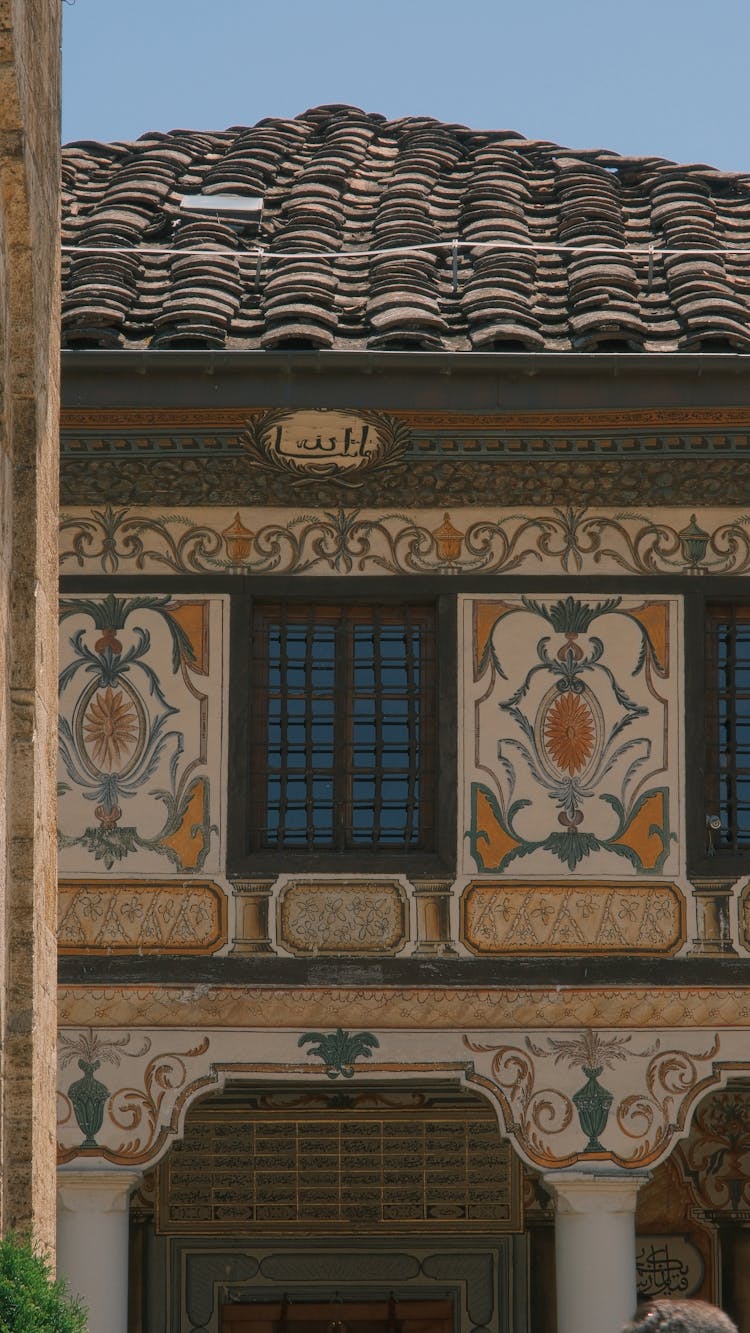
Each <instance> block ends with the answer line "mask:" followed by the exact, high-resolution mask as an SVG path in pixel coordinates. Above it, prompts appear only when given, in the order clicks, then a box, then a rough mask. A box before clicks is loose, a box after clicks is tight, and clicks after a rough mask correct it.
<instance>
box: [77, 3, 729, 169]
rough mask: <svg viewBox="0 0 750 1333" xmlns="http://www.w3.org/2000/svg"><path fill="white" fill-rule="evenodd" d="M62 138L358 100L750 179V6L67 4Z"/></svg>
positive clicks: (207, 124)
mask: <svg viewBox="0 0 750 1333" xmlns="http://www.w3.org/2000/svg"><path fill="white" fill-rule="evenodd" d="M63 20H64V37H63V140H64V142H67V141H69V140H71V139H105V140H110V139H133V138H137V137H138V135H140V134H143V133H145V132H146V131H147V130H170V129H176V128H183V129H206V130H216V129H225V128H226V127H227V126H230V125H240V124H242V125H251V124H253V123H254V122H255V121H257V120H260V119H261V118H262V117H263V116H269V115H271V116H293V115H297V114H299V112H301V111H304V110H305V109H306V108H307V107H310V106H315V105H317V104H319V103H323V102H349V103H353V104H354V105H356V106H361V107H363V108H364V109H365V110H366V111H379V112H381V113H382V114H384V115H386V116H389V117H391V116H403V115H415V114H420V115H430V116H435V117H436V118H437V119H440V120H447V121H459V122H462V123H463V124H466V125H471V126H472V127H474V128H484V129H487V128H493V129H514V130H518V131H520V132H522V133H524V134H526V135H527V136H528V137H529V138H539V139H551V140H554V141H556V142H557V143H561V144H565V145H567V146H568V147H571V148H591V147H606V148H612V149H614V150H616V151H618V152H621V153H630V154H638V155H651V154H653V155H655V156H661V157H671V158H675V159H677V160H678V161H683V162H710V163H713V164H714V165H715V166H718V167H722V168H724V169H726V170H738V171H750V133H749V132H748V131H749V130H750V114H749V112H748V78H747V61H748V51H750V0H713V2H712V0H704V2H703V3H698V2H697V0H463V3H462V0H452V2H451V3H449V0H348V2H345V0H307V2H304V0H262V2H261V0H126V2H124V0H72V3H71V0H66V2H65V4H64V6H63Z"/></svg>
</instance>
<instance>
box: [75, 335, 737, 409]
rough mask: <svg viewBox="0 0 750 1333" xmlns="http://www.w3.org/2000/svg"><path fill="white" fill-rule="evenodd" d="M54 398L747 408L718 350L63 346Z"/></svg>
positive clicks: (107, 403)
mask: <svg viewBox="0 0 750 1333" xmlns="http://www.w3.org/2000/svg"><path fill="white" fill-rule="evenodd" d="M323 382H325V390H323V389H322V387H321V386H322V384H323ZM62 401H63V407H64V408H69V409H80V408H82V407H87V408H90V409H91V408H96V407H100V408H101V409H102V410H106V409H107V408H114V407H118V408H123V407H125V406H127V405H129V404H130V405H133V406H135V405H137V406H146V405H152V406H154V407H159V406H170V405H174V406H177V405H180V406H185V407H189V406H196V407H198V406H200V407H210V406H211V405H212V404H213V405H216V406H217V407H218V406H221V407H231V406H239V405H243V406H253V407H263V406H277V407H282V406H288V407H290V408H292V407H316V406H317V407H337V406H347V407H355V406H363V407H364V406H368V407H373V408H385V409H388V408H389V409H391V410H393V411H398V410H409V409H411V410H412V411H419V410H431V411H436V410H445V411H463V412H471V411H476V412H488V411H496V412H498V413H502V412H503V411H522V410H524V409H527V410H529V411H545V410H548V411H554V409H555V407H557V408H558V409H563V408H564V409H566V410H571V409H575V408H580V409H585V408H587V407H590V408H592V409H594V408H599V409H606V408H616V407H630V408H635V407H641V408H648V407H651V406H653V407H654V408H657V407H666V406H669V407H672V408H674V407H680V406H686V407H687V406H689V407H702V406H713V407H720V406H735V407H736V406H745V405H747V406H748V407H749V408H750V358H748V356H747V355H743V354H741V353H727V352H716V353H706V352H678V353H662V352H650V353H648V354H639V353H627V352H624V353H621V352H617V353H615V352H601V353H599V352H583V353H576V352H561V353H556V352H468V353H467V352H420V351H414V352H411V351H393V352H382V351H245V350H226V351H215V350H214V351H201V350H192V349H191V350H185V351H174V350H164V351H155V350H151V349H149V350H125V349H116V350H109V351H103V350H92V351H84V350H82V351H68V350H66V351H63V352H62Z"/></svg>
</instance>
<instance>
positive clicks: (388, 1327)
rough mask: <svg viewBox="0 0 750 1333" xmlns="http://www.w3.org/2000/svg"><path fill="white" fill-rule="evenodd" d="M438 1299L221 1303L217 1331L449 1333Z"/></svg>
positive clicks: (446, 1310)
mask: <svg viewBox="0 0 750 1333" xmlns="http://www.w3.org/2000/svg"><path fill="white" fill-rule="evenodd" d="M454 1328H455V1322H454V1311H453V1302H452V1301H451V1300H448V1299H443V1300H432V1301H429V1300H425V1301H420V1300H394V1299H393V1298H391V1299H390V1300H387V1301H383V1300H380V1301H300V1302H298V1303H297V1302H295V1303H292V1302H288V1301H275V1302H271V1303H265V1304H261V1303H250V1304H247V1305H244V1304H243V1305H225V1306H223V1307H222V1311H221V1333H454Z"/></svg>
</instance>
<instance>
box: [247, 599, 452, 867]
mask: <svg viewBox="0 0 750 1333" xmlns="http://www.w3.org/2000/svg"><path fill="white" fill-rule="evenodd" d="M251 652H252V707H253V717H254V723H253V727H252V732H251V754H250V772H251V782H250V812H249V813H250V833H251V846H252V847H254V848H255V849H262V848H266V849H271V848H273V849H282V848H283V849H300V850H308V851H320V850H329V851H330V850H334V851H345V850H358V849H361V850H366V849H374V848H387V849H388V850H391V851H406V852H408V851H425V850H431V849H432V848H433V846H434V844H435V814H434V809H435V786H436V783H435V777H436V774H435V765H436V736H435V732H436V670H435V612H434V608H433V607H431V606H424V605H408V606H398V607H394V606H371V605H359V604H358V605H336V606H331V605H327V604H319V605H303V604H299V603H288V604H287V603H284V602H277V603H263V602H259V603H256V605H255V609H254V615H253V627H252V650H251Z"/></svg>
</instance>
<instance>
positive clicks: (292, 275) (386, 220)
mask: <svg viewBox="0 0 750 1333" xmlns="http://www.w3.org/2000/svg"><path fill="white" fill-rule="evenodd" d="M63 160H64V168H63V243H64V245H67V246H71V245H74V246H76V247H92V250H91V251H90V252H86V251H84V250H83V249H82V248H80V249H79V250H78V252H77V253H76V252H71V251H64V254H63V275H64V276H63V340H64V343H65V344H66V345H67V346H83V347H95V346H98V347H110V346H111V347H118V346H121V347H131V348H140V347H149V346H151V347H161V348H164V347H178V348H179V347H209V348H225V347H226V348H247V349H255V348H273V347H316V348H348V349H352V350H358V349H370V348H372V349H378V348H385V349H389V348H415V349H419V348H424V349H436V350H437V349H445V350H448V351H471V350H480V351H492V350H499V351H504V350H508V351H514V350H524V349H525V350H530V351H569V350H573V351H577V350H580V351H587V350H597V349H601V350H605V351H607V350H613V351H615V350H624V351H627V350H644V351H652V352H658V351H666V352H674V351H697V350H707V351H714V350H730V351H731V350H738V351H750V176H748V175H736V174H730V173H727V172H721V171H715V170H712V169H711V168H710V167H707V166H703V165H693V166H677V165H675V164H674V163H672V162H668V161H664V160H663V159H661V158H656V157H647V158H643V157H639V158H629V157H620V156H618V155H617V154H615V153H610V152H606V151H603V150H598V149H596V150H587V151H583V152H573V151H570V150H568V149H565V148H560V147H558V146H557V145H556V144H552V143H545V142H533V141H529V140H527V139H524V138H523V137H522V136H521V135H518V134H514V133H511V132H506V131H483V130H470V129H466V128H464V127H463V126H461V125H446V124H441V123H440V122H438V121H435V120H430V119H427V118H424V119H423V118H416V117H410V118H407V119H403V120H392V121H388V120H385V119H384V118H383V117H382V116H377V115H367V114H365V113H364V112H362V111H358V110H357V109H355V108H353V107H340V106H329V107H320V108H318V109H316V110H312V111H308V112H306V113H305V114H304V115H302V116H299V117H298V118H296V119H295V120H275V119H268V120H262V121H261V122H260V123H259V124H258V125H256V126H255V127H254V128H243V127H236V128H233V129H229V130H226V131H224V132H221V133H197V132H194V131H188V130H175V131H173V132H172V133H170V134H147V135H145V136H144V137H143V138H141V139H139V140H137V142H135V143H115V144H98V143H78V144H71V145H70V146H69V147H67V148H66V149H65V150H64V153H63ZM198 193H205V194H212V193H224V194H227V193H229V194H244V195H261V196H263V199H264V209H263V223H262V231H261V234H260V244H261V245H262V246H263V247H264V249H265V250H266V251H267V252H268V253H267V255H266V256H265V257H263V258H262V260H261V262H260V263H258V261H257V257H256V255H255V254H249V253H247V251H248V250H254V249H255V247H256V246H257V244H258V240H257V239H253V238H244V239H243V238H241V237H239V236H238V234H237V233H236V232H235V231H234V230H233V229H232V228H231V227H230V226H229V225H227V224H226V223H224V222H217V221H215V220H210V219H209V220H196V219H189V220H186V221H179V218H180V211H179V201H180V198H181V197H182V196H183V195H186V194H198ZM454 241H458V243H459V244H458V246H457V247H453V245H452V243H453V242H454ZM437 243H441V244H440V245H438V244H437ZM487 243H491V244H489V245H488V244H487ZM416 246H422V247H434V248H422V249H412V250H409V249H407V251H406V252H404V249H405V248H408V247H416ZM146 247H148V248H151V250H152V253H147V252H146ZM156 247H160V248H161V250H162V252H161V253H159V252H154V248H156ZM503 247H507V248H503ZM556 247H564V248H562V249H560V248H556ZM583 247H601V248H599V249H597V250H595V251H590V252H588V253H587V252H586V250H585V249H584V248H583ZM649 247H653V250H654V253H653V254H649V253H648V250H649ZM735 247H736V248H735ZM196 250H197V251H199V253H198V254H196V253H194V252H195V251H196ZM163 251H167V253H164V252H163ZM170 251H178V252H184V253H169V252H170ZM372 251H379V252H382V253H375V254H372V253H366V252H372ZM665 252H666V253H665ZM696 252H697V253H696Z"/></svg>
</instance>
